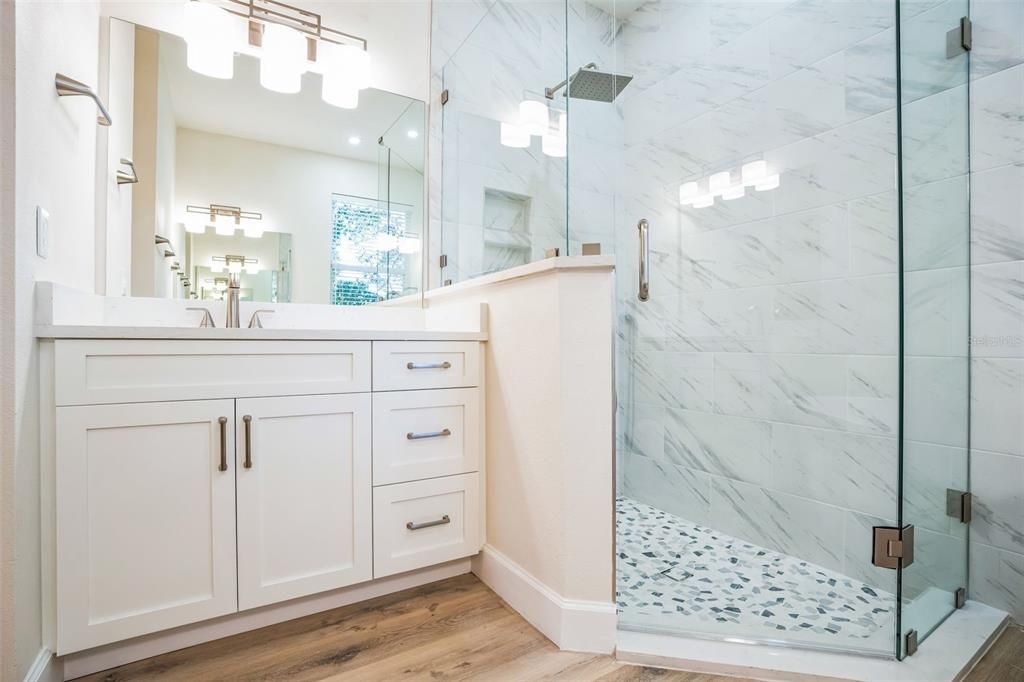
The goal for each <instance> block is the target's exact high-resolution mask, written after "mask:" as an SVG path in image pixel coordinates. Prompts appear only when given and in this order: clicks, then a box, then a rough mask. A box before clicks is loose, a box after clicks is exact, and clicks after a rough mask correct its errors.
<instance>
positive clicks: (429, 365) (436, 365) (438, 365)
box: [405, 360, 452, 369]
mask: <svg viewBox="0 0 1024 682" xmlns="http://www.w3.org/2000/svg"><path fill="white" fill-rule="evenodd" d="M451 367H452V363H450V362H448V361H447V360H445V361H444V362H419V363H417V362H410V363H407V364H406V365H405V368H406V369H451Z"/></svg>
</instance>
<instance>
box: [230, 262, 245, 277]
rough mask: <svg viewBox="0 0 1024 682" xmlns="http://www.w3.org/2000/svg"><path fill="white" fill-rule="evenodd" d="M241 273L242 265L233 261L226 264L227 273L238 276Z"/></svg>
mask: <svg viewBox="0 0 1024 682" xmlns="http://www.w3.org/2000/svg"><path fill="white" fill-rule="evenodd" d="M241 271H242V264H241V263H239V262H238V261H236V260H233V261H231V262H230V263H228V272H230V273H234V274H238V273H239V272H241Z"/></svg>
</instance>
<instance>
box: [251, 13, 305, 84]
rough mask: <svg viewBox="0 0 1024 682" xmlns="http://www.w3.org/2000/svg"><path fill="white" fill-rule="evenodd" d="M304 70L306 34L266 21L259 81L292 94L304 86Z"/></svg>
mask: <svg viewBox="0 0 1024 682" xmlns="http://www.w3.org/2000/svg"><path fill="white" fill-rule="evenodd" d="M305 71H306V38H305V37H304V36H303V35H302V34H301V33H299V32H298V31H295V30H293V29H290V28H288V27H287V26H281V25H280V24H266V25H265V26H264V27H263V51H262V53H261V54H260V85H262V86H263V87H265V88H266V89H267V90H273V91H274V92H280V93H284V94H286V95H288V94H293V93H296V92H298V91H299V90H300V89H302V74H303V73H304V72H305Z"/></svg>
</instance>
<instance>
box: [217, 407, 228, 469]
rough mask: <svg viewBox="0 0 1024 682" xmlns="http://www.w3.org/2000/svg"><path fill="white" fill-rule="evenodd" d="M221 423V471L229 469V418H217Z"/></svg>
mask: <svg viewBox="0 0 1024 682" xmlns="http://www.w3.org/2000/svg"><path fill="white" fill-rule="evenodd" d="M217 422H218V423H219V424H220V466H218V467H217V468H218V469H220V470H221V471H227V470H228V418H227V417H221V418H220V419H218V420H217Z"/></svg>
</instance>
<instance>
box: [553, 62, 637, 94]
mask: <svg viewBox="0 0 1024 682" xmlns="http://www.w3.org/2000/svg"><path fill="white" fill-rule="evenodd" d="M631 80H633V77H632V76H624V75H622V74H617V73H607V72H605V71H597V70H596V69H580V70H579V71H577V72H576V73H575V74H573V76H572V78H570V79H569V87H568V88H567V90H566V92H567V94H568V96H569V97H575V98H576V99H589V100H591V101H593V102H611V101H613V100H614V99H615V98H616V97H618V96H619V93H620V92H622V89H623V88H625V87H626V86H627V85H629V81H631Z"/></svg>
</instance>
